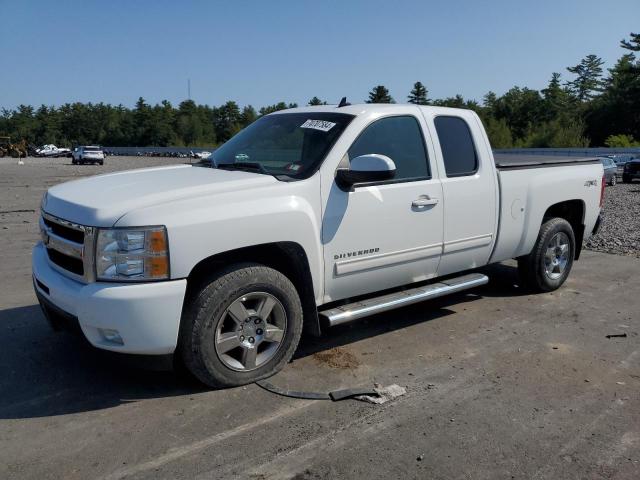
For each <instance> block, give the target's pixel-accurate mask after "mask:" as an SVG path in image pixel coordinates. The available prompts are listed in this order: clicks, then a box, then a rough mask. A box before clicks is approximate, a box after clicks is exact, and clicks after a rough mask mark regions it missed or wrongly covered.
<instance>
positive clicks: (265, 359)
mask: <svg viewBox="0 0 640 480" xmlns="http://www.w3.org/2000/svg"><path fill="white" fill-rule="evenodd" d="M265 304H266V305H268V306H267V307H266V310H265V312H267V313H266V314H265V313H264V312H261V311H260V310H261V305H265ZM269 307H270V308H269ZM265 322H266V323H265ZM261 326H265V328H263V329H261V328H260V327H261ZM301 333H302V305H301V303H300V298H299V296H298V293H297V291H296V288H295V287H294V286H293V284H292V283H291V281H290V280H289V279H288V278H287V277H286V276H284V275H283V274H282V273H280V272H278V271H277V270H274V269H272V268H269V267H266V266H264V265H260V264H252V263H243V264H236V265H231V266H230V267H227V268H226V269H224V270H222V271H220V272H218V273H216V274H214V275H212V276H211V277H210V278H209V279H208V280H206V281H205V282H203V285H202V287H201V288H199V289H197V290H196V292H195V294H194V295H190V296H189V297H188V300H187V303H186V305H185V308H184V311H183V315H182V321H181V324H180V336H179V337H180V338H179V347H178V348H179V353H180V356H181V358H182V361H183V362H184V364H185V366H186V368H187V369H188V370H189V371H190V372H191V373H192V374H193V375H194V376H195V377H196V378H197V379H198V380H200V381H201V382H202V383H204V384H206V385H208V386H210V387H214V388H224V387H235V386H240V385H246V384H249V383H253V382H255V381H257V380H260V379H263V378H266V377H269V376H271V375H273V374H274V373H276V372H278V371H279V370H280V369H282V367H284V365H285V364H286V363H287V362H288V361H289V360H290V359H291V357H292V356H293V353H294V352H295V350H296V348H297V346H298V342H299V340H300V335H301ZM278 338H279V341H278Z"/></svg>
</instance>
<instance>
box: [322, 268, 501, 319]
mask: <svg viewBox="0 0 640 480" xmlns="http://www.w3.org/2000/svg"><path fill="white" fill-rule="evenodd" d="M488 282H489V277H487V276H486V275H482V274H480V273H470V274H467V275H463V276H461V277H456V278H450V279H448V280H442V281H440V282H438V283H432V284H429V285H424V286H422V287H417V288H411V289H409V290H403V291H401V292H395V293H389V294H387V295H382V296H380V297H375V298H369V299H366V300H361V301H359V302H354V303H349V304H347V305H341V306H339V307H335V308H330V309H328V310H320V311H319V312H318V314H319V315H320V316H322V317H324V318H326V319H327V320H328V321H329V326H331V327H333V326H335V325H340V324H342V323H348V322H352V321H354V320H358V319H360V318H363V317H367V316H369V315H374V314H376V313H381V312H386V311H387V310H393V309H394V308H399V307H404V306H406V305H411V304H413V303H418V302H422V301H424V300H429V299H431V298H436V297H442V296H444V295H449V294H450V293H455V292H460V291H462V290H466V289H468V288H473V287H479V286H480V285H485V284H486V283H488Z"/></svg>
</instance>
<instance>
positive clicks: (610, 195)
mask: <svg viewBox="0 0 640 480" xmlns="http://www.w3.org/2000/svg"><path fill="white" fill-rule="evenodd" d="M602 216H603V219H604V222H603V225H602V228H601V229H600V232H599V233H598V235H596V236H594V237H591V238H590V239H589V241H588V242H587V243H586V248H588V249H589V250H595V251H598V252H606V253H615V254H617V255H631V256H634V257H639V258H640V182H637V181H636V182H635V183H619V184H618V185H616V186H615V187H606V189H605V193H604V208H603V210H602Z"/></svg>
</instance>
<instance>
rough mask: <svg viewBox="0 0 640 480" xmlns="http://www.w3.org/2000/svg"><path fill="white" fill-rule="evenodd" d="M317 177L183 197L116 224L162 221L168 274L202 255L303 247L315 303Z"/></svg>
mask: <svg viewBox="0 0 640 480" xmlns="http://www.w3.org/2000/svg"><path fill="white" fill-rule="evenodd" d="M319 192H320V187H319V176H318V175H316V176H314V177H312V178H310V179H307V180H304V181H300V182H290V183H285V182H279V183H277V184H275V185H268V186H264V187H259V188H256V189H254V190H251V191H242V192H228V193H224V194H218V195H212V196H203V197H198V198H190V199H183V200H179V201H174V202H171V203H168V204H163V205H158V206H154V207H146V208H142V209H138V210H135V211H133V212H130V213H127V214H126V215H124V216H123V217H122V218H120V219H119V220H118V222H117V223H116V226H118V227H121V226H141V225H165V226H166V227H167V233H168V236H169V252H170V265H171V278H173V279H178V278H186V277H187V276H188V275H189V273H190V272H191V270H192V269H193V268H194V267H195V266H196V264H198V263H199V262H200V261H202V260H203V259H205V258H208V257H211V256H213V255H217V254H221V253H224V252H227V251H231V250H237V249H239V248H244V247H251V246H255V245H260V244H265V243H276V242H294V243H297V244H299V245H300V246H301V247H302V248H303V249H304V251H305V253H306V255H307V258H308V261H309V269H310V271H311V276H312V280H313V292H314V296H315V298H316V301H320V300H321V299H322V297H323V294H324V292H323V282H322V278H323V270H324V268H323V258H322V245H321V243H320V225H321V222H320V218H321V217H320V201H319V195H320V193H319Z"/></svg>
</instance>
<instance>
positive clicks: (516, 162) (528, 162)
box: [493, 153, 600, 170]
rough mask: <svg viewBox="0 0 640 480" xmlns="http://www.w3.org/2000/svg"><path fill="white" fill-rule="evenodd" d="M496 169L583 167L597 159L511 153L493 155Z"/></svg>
mask: <svg viewBox="0 0 640 480" xmlns="http://www.w3.org/2000/svg"><path fill="white" fill-rule="evenodd" d="M493 158H494V160H495V163H496V167H498V169H501V170H506V169H516V168H544V167H559V166H566V165H572V164H577V165H584V164H586V163H598V162H599V161H600V160H599V159H598V157H571V156H560V155H518V154H515V153H513V154H511V153H494V155H493Z"/></svg>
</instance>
